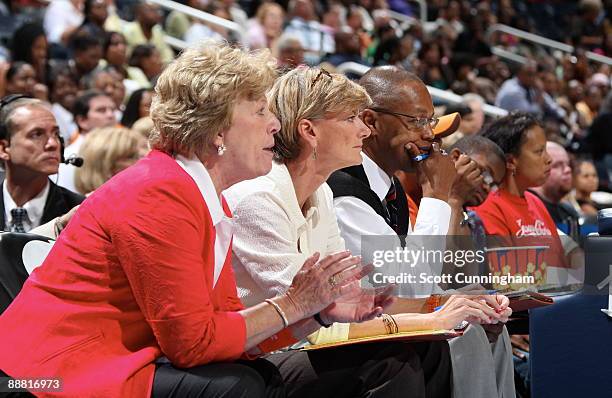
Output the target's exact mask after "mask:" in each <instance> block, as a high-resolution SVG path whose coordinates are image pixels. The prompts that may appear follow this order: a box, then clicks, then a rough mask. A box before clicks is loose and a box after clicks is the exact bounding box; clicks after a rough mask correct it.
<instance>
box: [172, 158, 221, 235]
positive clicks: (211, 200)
mask: <svg viewBox="0 0 612 398" xmlns="http://www.w3.org/2000/svg"><path fill="white" fill-rule="evenodd" d="M176 162H177V163H178V164H179V166H181V167H182V168H183V170H185V172H186V173H187V174H189V176H190V177H191V178H192V179H193V181H194V182H195V183H196V185H197V186H198V189H199V190H200V193H201V194H202V198H203V199H204V201H205V202H206V206H207V207H208V211H209V212H210V217H211V219H212V222H213V225H215V226H216V225H217V224H219V222H221V221H222V220H223V218H224V216H227V217H229V215H227V214H225V212H224V211H223V207H222V205H221V200H222V198H223V195H220V196H217V192H216V191H215V185H214V184H213V181H212V179H211V178H210V174H208V171H207V170H206V167H204V165H203V164H202V162H201V161H200V160H199V159H198V158H197V157H195V156H194V157H192V158H191V159H187V158H186V157H184V156H182V155H177V156H176Z"/></svg>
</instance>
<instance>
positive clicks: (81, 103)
mask: <svg viewBox="0 0 612 398" xmlns="http://www.w3.org/2000/svg"><path fill="white" fill-rule="evenodd" d="M115 110H116V106H115V103H114V101H113V100H112V98H111V97H109V96H107V95H106V94H104V93H102V92H100V91H95V90H89V91H86V92H85V93H84V94H82V95H80V96H79V97H78V98H77V99H76V101H75V103H74V107H73V114H74V119H75V122H76V124H77V127H78V129H79V131H78V133H77V134H76V135H74V136H73V138H72V141H71V142H70V143H69V145H68V146H66V148H65V149H64V157H65V158H66V159H69V158H71V157H75V156H79V151H80V148H81V145H82V144H83V141H84V140H85V137H86V136H87V134H88V133H89V132H90V131H91V130H93V129H95V128H99V127H111V126H114V125H116V124H117V119H116V117H115ZM83 160H84V162H87V159H83ZM74 169H75V166H72V165H67V164H61V165H60V168H59V172H58V179H57V184H58V185H61V186H63V187H65V188H68V189H70V190H71V191H76V186H75V185H74V184H75V180H74V172H75V170H74Z"/></svg>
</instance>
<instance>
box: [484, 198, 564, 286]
mask: <svg viewBox="0 0 612 398" xmlns="http://www.w3.org/2000/svg"><path fill="white" fill-rule="evenodd" d="M472 210H475V211H476V212H477V213H478V215H479V216H480V218H481V219H482V222H483V224H484V227H485V230H486V232H487V235H496V236H499V237H500V239H501V240H503V241H505V242H510V243H511V245H512V246H515V247H516V246H521V247H524V246H540V247H541V246H548V247H549V249H524V250H513V251H509V252H503V251H502V252H491V253H489V263H490V264H491V267H492V268H493V270H495V271H500V270H503V267H504V266H509V268H510V272H511V273H517V272H520V273H522V274H524V273H525V272H526V271H527V272H528V274H534V273H535V272H536V271H537V270H540V271H541V274H544V275H542V278H541V279H543V280H545V272H544V269H545V268H546V267H548V266H554V267H566V266H567V262H566V259H565V254H564V251H563V246H562V244H561V240H560V239H559V235H558V233H557V227H556V225H555V222H554V221H553V219H552V217H551V216H550V214H549V213H548V210H546V206H545V205H544V203H542V201H541V200H540V199H539V198H538V197H537V196H535V195H533V194H532V193H529V192H525V196H524V197H520V196H515V195H512V194H511V193H509V192H508V191H506V190H499V191H497V192H492V193H491V194H489V196H488V197H487V200H486V201H485V202H484V203H483V204H482V205H480V206H478V207H475V208H473V209H472ZM496 243H498V242H494V243H493V245H496ZM542 265H544V267H542ZM507 270H508V269H506V270H504V271H507ZM503 273H506V272H503ZM536 279H538V277H536ZM543 280H541V281H540V283H543Z"/></svg>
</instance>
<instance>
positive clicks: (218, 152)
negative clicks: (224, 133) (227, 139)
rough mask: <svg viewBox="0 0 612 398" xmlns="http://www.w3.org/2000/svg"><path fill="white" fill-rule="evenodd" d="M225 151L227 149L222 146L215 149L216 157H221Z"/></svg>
mask: <svg viewBox="0 0 612 398" xmlns="http://www.w3.org/2000/svg"><path fill="white" fill-rule="evenodd" d="M226 150H227V147H226V146H225V145H223V144H221V145H219V146H218V147H217V155H219V156H223V154H224V153H225V151H226Z"/></svg>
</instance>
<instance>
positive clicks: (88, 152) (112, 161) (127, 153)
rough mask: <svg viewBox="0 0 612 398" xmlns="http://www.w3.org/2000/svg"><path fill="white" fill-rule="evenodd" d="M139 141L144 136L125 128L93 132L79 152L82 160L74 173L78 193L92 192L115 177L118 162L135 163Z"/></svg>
mask: <svg viewBox="0 0 612 398" xmlns="http://www.w3.org/2000/svg"><path fill="white" fill-rule="evenodd" d="M141 141H144V137H142V136H141V135H140V134H139V133H137V132H135V131H133V130H130V129H127V128H124V127H103V128H97V129H93V130H92V131H91V132H90V133H89V134H87V136H86V137H85V141H83V144H82V145H81V148H80V149H79V156H81V157H83V159H84V161H83V166H82V167H79V168H78V169H76V171H75V176H74V182H75V186H76V189H77V191H79V192H80V193H82V194H88V193H90V192H93V191H95V190H96V189H97V188H98V187H100V186H101V185H102V184H104V183H105V182H106V181H108V180H109V179H110V178H111V177H112V176H113V175H114V174H115V172H116V171H115V170H116V167H115V166H116V163H117V161H118V160H120V159H131V158H133V159H134V160H137V159H138V158H139V151H140V144H141Z"/></svg>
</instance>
